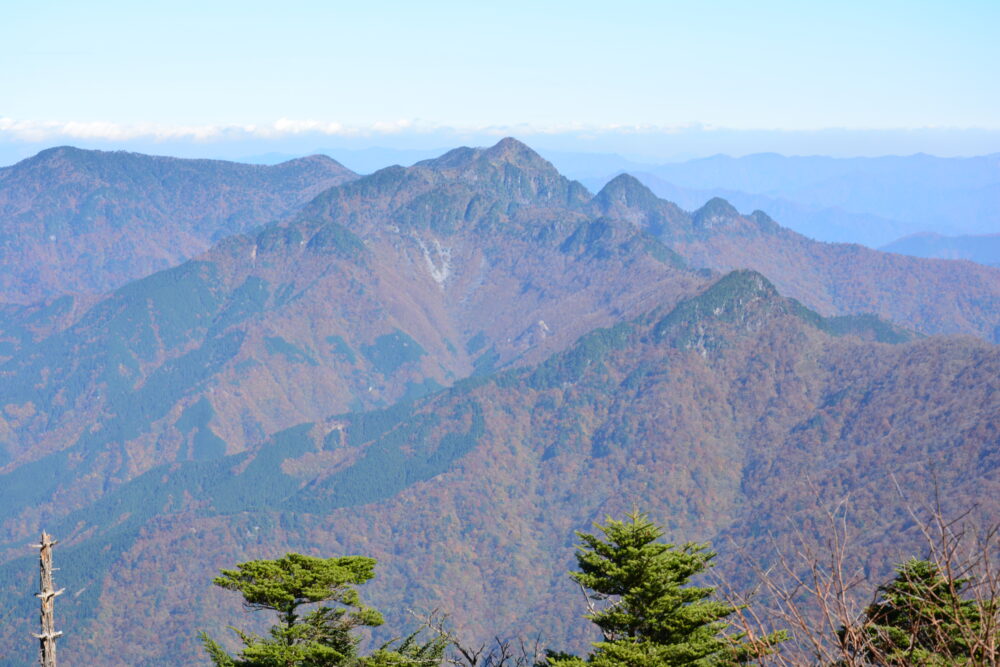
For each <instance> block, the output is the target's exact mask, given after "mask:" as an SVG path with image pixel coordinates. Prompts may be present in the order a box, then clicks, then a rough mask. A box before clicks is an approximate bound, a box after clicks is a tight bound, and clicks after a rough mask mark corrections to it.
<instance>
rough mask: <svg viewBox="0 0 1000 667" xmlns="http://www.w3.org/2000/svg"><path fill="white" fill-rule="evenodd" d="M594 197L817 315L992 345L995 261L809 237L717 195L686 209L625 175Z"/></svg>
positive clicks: (683, 250) (692, 256)
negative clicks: (970, 337)
mask: <svg viewBox="0 0 1000 667" xmlns="http://www.w3.org/2000/svg"><path fill="white" fill-rule="evenodd" d="M595 201H596V202H598V205H599V206H600V207H601V209H600V210H601V211H602V212H603V213H604V214H605V215H610V216H616V217H621V218H623V219H627V220H630V221H632V222H633V223H634V224H636V225H638V226H639V227H640V228H642V229H645V230H646V231H648V232H649V233H650V234H652V235H653V236H655V237H656V238H658V239H659V240H660V241H662V242H663V243H664V244H665V245H667V246H669V247H671V248H673V249H674V250H675V251H676V252H678V253H679V254H680V255H681V256H682V257H684V258H685V260H686V261H687V262H688V263H690V264H691V265H692V266H703V267H709V268H712V269H715V270H718V271H728V270H731V269H737V268H752V269H754V270H756V271H759V272H761V273H763V274H764V275H766V276H768V278H769V279H771V280H772V281H774V283H775V285H777V286H778V288H779V289H780V290H781V291H782V293H784V294H786V295H788V296H791V297H794V298H796V299H799V300H800V301H802V302H803V303H804V304H806V305H808V306H809V307H811V308H814V309H816V310H817V311H819V312H821V313H823V314H825V315H834V314H850V313H873V314H876V315H878V316H879V317H883V318H885V319H888V320H890V321H892V322H895V323H897V324H901V325H903V326H906V327H909V328H912V329H915V330H917V331H921V332H923V333H927V334H942V333H971V334H974V335H978V336H980V337H982V338H984V339H986V340H990V341H995V342H1000V271H998V270H997V269H996V268H993V267H987V266H979V265H976V264H971V263H964V262H949V261H946V260H930V259H918V258H914V257H905V256H902V255H896V254H891V253H883V252H878V251H876V250H870V249H868V248H865V247H863V246H859V245H851V244H836V243H822V242H819V241H814V240H812V239H809V238H806V237H804V236H802V235H800V234H796V233H795V232H792V231H791V230H788V229H786V228H784V227H781V226H779V225H778V224H777V223H775V222H774V221H773V220H772V219H771V218H770V216H768V215H767V214H766V213H764V212H762V211H756V212H754V213H753V214H751V215H749V216H743V215H741V214H739V213H738V212H737V211H736V209H735V208H733V207H732V206H731V205H730V204H729V203H728V202H725V201H724V200H721V199H713V200H710V201H709V202H707V203H706V204H705V205H704V206H703V207H702V208H701V209H699V210H697V211H695V212H694V213H692V214H688V213H686V212H685V211H683V210H681V209H680V208H679V207H678V206H676V205H674V204H672V203H670V202H664V201H663V200H660V199H658V198H657V197H656V196H655V195H654V194H653V193H652V192H651V191H650V190H649V189H648V188H647V187H646V186H645V185H643V184H642V183H641V182H639V181H638V180H637V179H635V178H633V177H631V176H628V175H622V176H619V177H617V178H615V179H614V180H613V181H611V182H610V183H608V185H606V186H605V188H604V190H602V191H601V193H599V194H598V196H597V197H596V198H595ZM902 286H905V287H902Z"/></svg>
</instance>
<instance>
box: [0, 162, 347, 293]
mask: <svg viewBox="0 0 1000 667" xmlns="http://www.w3.org/2000/svg"><path fill="white" fill-rule="evenodd" d="M355 177H356V175H355V174H354V173H353V172H351V171H350V170H349V169H346V168H344V167H343V166H341V165H340V164H339V163H337V162H336V161H334V160H331V159H330V158H327V157H322V156H313V157H308V158H302V159H298V160H292V161H290V162H285V163H283V164H279V165H275V166H269V167H264V166H258V165H248V164H239V163H235V162H222V161H218V160H183V159H178V158H171V157H157V156H152V155H141V154H139V153H125V152H113V153H109V152H104V151H91V150H81V149H78V148H72V147H69V146H63V147H60V148H51V149H48V150H45V151H42V152H41V153H39V154H38V155H36V156H34V157H32V158H28V159H27V160H23V161H21V162H18V163H17V164H15V165H13V166H10V167H5V168H0V303H30V302H32V301H36V300H40V299H42V298H45V297H50V296H60V295H63V294H66V293H103V292H108V291H110V290H112V289H114V288H116V287H119V286H121V285H123V284H125V283H126V282H128V281H130V280H135V279H136V278H141V277H143V276H147V275H149V274H151V273H153V272H155V271H158V270H161V269H166V268H169V267H172V266H175V265H177V264H179V263H181V262H182V261H184V260H186V259H188V258H190V257H193V256H195V255H197V254H199V253H202V252H204V251H205V250H207V249H208V248H209V247H211V246H212V244H214V243H215V242H216V241H218V240H219V239H221V238H223V237H225V236H229V235H231V234H235V233H239V232H246V231H248V230H251V229H253V228H254V227H257V226H259V225H262V224H265V223H268V222H271V221H273V220H276V219H279V218H282V217H284V216H286V215H288V214H289V213H291V212H292V211H294V210H295V209H296V208H298V207H299V206H301V205H303V204H305V203H306V202H308V201H309V200H310V199H312V198H313V197H314V196H315V195H316V194H318V193H319V192H321V191H322V190H325V189H327V188H329V187H331V186H333V185H338V184H340V183H343V182H345V181H348V180H350V179H352V178H355Z"/></svg>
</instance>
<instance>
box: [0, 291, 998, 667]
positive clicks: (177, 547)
mask: <svg viewBox="0 0 1000 667" xmlns="http://www.w3.org/2000/svg"><path fill="white" fill-rule="evenodd" d="M834 334H842V335H834ZM877 338H881V339H883V340H892V341H897V343H896V344H888V343H882V342H877V340H876V339H877ZM907 338H908V336H907V335H906V334H905V332H901V331H899V330H896V329H893V328H892V327H889V326H888V325H886V324H885V323H881V322H878V321H877V320H872V319H870V318H846V319H845V318H835V319H824V318H822V317H820V316H818V315H816V314H815V313H813V312H812V311H809V310H807V309H804V308H803V307H802V306H800V305H799V304H797V303H796V302H794V301H790V300H787V299H784V298H782V297H781V296H780V295H778V294H777V292H776V291H775V290H774V288H773V287H772V286H771V285H770V284H769V283H768V281H767V280H766V279H765V278H764V277H762V276H760V275H759V274H756V273H753V272H736V273H732V274H729V275H727V276H725V277H723V278H722V279H720V280H718V281H716V282H714V283H713V284H712V285H710V286H708V287H707V288H705V289H704V290H703V291H701V292H700V293H699V294H696V295H694V296H692V297H690V298H688V299H685V300H683V301H681V302H680V303H679V304H678V305H677V306H675V307H673V308H669V307H668V308H658V309H654V310H653V311H650V312H648V313H646V314H643V315H641V316H639V317H637V318H632V319H630V320H627V321H624V322H621V323H619V324H618V325H616V326H614V327H611V328H609V329H601V330H597V331H594V332H592V333H590V334H588V335H586V336H584V337H583V338H581V339H580V341H579V342H577V343H576V344H575V345H573V346H572V347H570V348H569V349H567V350H566V351H564V352H561V353H558V354H556V355H554V356H553V357H551V358H550V359H548V360H547V361H545V362H543V363H541V364H540V365H537V366H531V367H525V368H521V369H512V370H509V371H505V372H502V373H500V374H498V375H493V376H484V377H480V378H473V379H470V380H466V381H463V382H460V383H458V384H456V385H455V386H454V387H453V388H451V389H448V390H445V391H442V392H440V393H439V394H436V395H435V396H433V397H428V398H426V399H423V400H421V401H418V402H417V403H414V404H402V405H399V406H396V407H394V408H392V409H388V410H382V411H377V412H369V413H353V414H345V415H339V416H337V415H331V416H330V417H329V418H327V419H325V420H322V421H317V422H312V423H307V424H302V425H300V426H297V427H295V428H292V429H289V430H287V431H284V432H282V433H280V434H278V435H276V436H275V437H274V438H272V439H271V440H269V441H268V442H267V443H265V444H264V445H263V446H261V447H259V448H255V449H253V450H251V451H248V452H245V453H242V454H234V455H229V456H226V457H224V458H220V459H216V460H214V461H207V462H206V461H203V462H199V461H189V462H178V463H167V464H163V465H160V466H158V467H156V468H154V469H152V470H150V471H149V472H148V473H146V474H145V475H143V476H142V477H139V478H137V479H135V480H133V481H132V482H130V483H128V484H125V485H124V486H122V487H120V488H118V489H117V490H115V491H113V492H111V493H109V494H108V495H107V496H106V497H105V498H104V499H103V500H101V501H99V502H97V503H95V504H93V505H92V506H90V507H89V508H88V509H86V510H83V511H80V512H74V513H72V514H70V515H68V516H67V517H65V519H63V520H62V521H60V522H56V523H55V524H54V526H53V530H54V531H56V532H57V534H60V535H64V536H65V538H66V542H65V545H64V547H63V548H62V550H61V552H60V557H61V566H62V567H63V568H64V570H63V573H62V574H61V577H62V579H61V582H62V585H66V586H68V587H69V590H70V591H71V592H73V593H74V595H72V596H64V600H65V601H63V600H61V602H62V607H61V609H62V613H63V614H64V616H63V618H65V619H66V621H65V622H66V623H74V624H76V627H79V628H81V631H80V632H79V633H78V636H76V637H71V636H67V638H66V640H65V644H64V645H65V650H66V651H73V652H74V655H76V656H82V657H83V658H85V659H86V660H88V661H93V662H97V663H100V664H155V663H156V662H158V661H160V662H161V663H162V661H164V660H166V661H167V663H170V661H172V660H173V661H177V663H178V664H180V663H185V664H189V663H190V662H191V661H193V660H195V659H196V658H195V657H196V656H197V654H198V648H197V644H196V641H195V638H194V633H195V630H196V629H197V628H201V627H205V628H208V629H210V630H211V631H213V632H215V633H216V634H219V633H223V632H224V630H223V627H222V626H224V625H225V624H226V622H227V621H228V619H232V618H234V617H235V616H237V615H238V614H240V611H239V607H238V605H237V604H236V601H235V600H234V599H232V596H227V595H226V594H225V593H224V592H221V591H217V590H212V589H211V587H210V586H208V580H209V579H210V577H211V575H212V574H213V572H214V571H215V570H216V569H217V568H219V567H221V566H225V565H228V564H230V563H232V562H235V561H236V560H240V559H246V558H251V557H273V556H275V555H280V554H281V553H283V552H284V551H285V550H289V549H292V550H297V551H302V552H306V553H315V554H336V553H363V554H369V555H372V556H375V557H376V558H378V559H379V560H380V565H379V576H378V577H377V578H376V580H375V582H373V583H372V584H370V585H369V586H367V587H366V588H367V591H366V593H367V594H368V595H370V596H371V598H372V599H373V600H374V601H375V602H376V603H377V604H378V605H379V606H381V607H382V608H384V609H385V610H386V611H388V612H389V615H390V619H391V621H390V625H394V626H397V627H398V626H400V625H405V624H406V622H407V617H406V614H405V610H406V609H408V608H414V607H417V608H425V609H430V608H435V607H438V608H443V609H446V610H448V611H449V612H451V613H453V615H454V619H455V622H456V624H457V625H458V626H459V628H460V629H461V631H462V632H463V633H464V634H465V635H466V636H478V637H486V636H489V635H491V634H492V633H494V632H499V633H506V632H509V631H519V632H522V633H531V632H534V631H542V632H543V633H544V634H545V637H546V641H547V642H549V643H552V644H554V645H556V646H567V645H568V644H573V643H576V642H579V641H581V640H582V639H583V636H584V633H585V631H586V630H585V629H586V628H587V625H586V623H584V622H582V621H581V619H580V618H579V616H580V613H581V612H582V610H581V609H579V605H578V604H577V603H576V602H577V597H578V595H579V592H578V591H576V590H575V589H574V588H573V586H572V584H571V582H570V581H568V579H566V577H565V571H566V569H567V567H568V565H569V563H570V561H571V558H572V545H573V543H574V539H575V538H574V535H573V530H574V529H578V528H581V527H586V526H588V525H589V523H590V522H591V521H592V520H595V519H599V518H601V517H602V516H603V515H604V513H606V512H611V513H617V512H620V511H622V510H623V509H628V508H630V507H631V505H632V504H634V503H638V504H640V505H641V506H643V507H645V508H648V509H649V510H650V512H651V513H652V515H653V516H654V517H657V518H658V520H660V521H662V522H663V523H664V525H666V526H667V527H668V530H669V534H668V537H669V538H670V539H673V540H681V541H684V540H704V539H715V540H717V541H718V542H719V546H720V548H721V549H722V550H723V551H724V552H725V551H726V549H725V545H726V544H728V542H727V539H728V538H729V537H733V538H736V539H737V540H738V541H739V543H740V544H745V545H748V548H750V549H751V553H753V554H755V555H757V556H759V557H760V558H762V559H763V558H767V557H768V554H767V550H766V549H765V548H764V547H763V546H761V545H759V544H756V541H758V540H760V541H763V540H764V538H767V537H768V536H773V537H775V538H776V539H778V540H787V539H790V538H792V537H795V536H797V535H800V534H801V535H805V536H806V537H807V539H810V540H818V539H821V538H822V532H821V530H822V529H823V525H822V510H823V508H825V507H830V506H832V505H835V504H836V503H838V502H839V501H841V500H842V499H843V497H844V495H845V494H850V495H851V497H852V498H853V507H854V509H855V511H856V517H857V519H858V522H859V523H860V524H862V525H863V526H864V527H865V528H866V529H867V530H868V533H866V538H865V540H866V541H865V547H866V554H867V555H866V561H865V567H866V568H867V570H866V571H867V572H869V573H870V576H871V577H872V578H873V579H876V580H877V579H878V578H879V577H881V576H883V575H885V574H886V573H888V572H889V571H890V570H889V568H890V566H891V564H892V563H893V562H896V561H898V560H900V559H901V558H903V557H905V556H906V555H907V554H909V553H911V551H910V550H911V549H913V548H914V546H915V545H916V544H918V540H919V536H916V535H914V534H913V532H912V531H911V532H907V525H908V520H909V517H908V515H907V513H906V505H907V503H914V504H919V503H922V502H926V501H928V500H929V498H930V497H931V495H932V494H933V482H932V480H931V477H930V476H929V474H928V467H931V468H933V469H934V470H935V475H936V480H937V483H938V484H939V485H941V487H942V490H943V491H944V494H943V497H944V498H945V502H946V507H945V510H946V511H952V510H955V509H959V508H963V507H965V506H967V505H969V504H971V503H974V502H978V503H979V504H980V506H981V507H984V508H985V509H986V510H987V511H989V512H992V513H993V515H994V516H995V515H996V512H997V511H998V510H1000V508H996V507H995V503H996V498H998V497H1000V493H997V491H1000V489H998V488H997V485H998V483H1000V479H998V464H1000V460H998V452H997V447H996V442H997V430H996V429H997V424H998V423H1000V403H998V401H1000V397H998V395H997V393H996V392H995V391H992V389H991V381H992V378H994V377H995V376H996V373H997V372H998V371H1000V352H998V350H997V348H996V347H995V346H993V345H990V344H988V343H984V342H981V341H978V340H975V339H972V338H951V339H946V338H928V339H920V340H911V341H910V342H905V341H906V339H907ZM890 475H893V476H895V479H896V480H897V481H898V483H899V484H900V486H901V487H902V488H904V489H906V492H907V494H908V496H907V497H906V498H905V499H904V498H900V496H899V495H898V492H897V490H896V487H895V485H893V484H890V483H888V480H889V479H890ZM16 546H17V543H14V544H10V545H9V547H8V550H7V554H8V558H10V557H13V556H14V554H15V547H16ZM754 549H756V551H754ZM21 553H23V552H21ZM732 555H733V554H732V553H727V554H726V556H727V557H726V558H725V559H724V560H727V561H729V562H728V564H726V565H724V567H723V569H722V570H720V573H721V574H724V575H725V576H727V577H732V578H734V579H739V578H740V576H742V575H745V566H741V565H739V564H738V563H736V564H734V563H733V559H732V558H730V556H732ZM29 566H30V558H27V557H21V558H20V559H16V560H13V561H10V562H8V563H7V565H5V566H4V568H3V574H2V577H3V582H4V588H3V590H4V594H5V595H6V596H10V597H12V598H17V599H20V597H24V598H25V600H27V601H26V602H25V605H28V604H30V600H29V599H28V588H30V582H24V581H21V583H20V584H18V583H15V582H16V581H17V580H18V579H17V577H16V572H17V571H19V570H21V569H24V568H29ZM741 573H742V575H741ZM22 579H23V578H22ZM743 579H744V580H745V576H743ZM18 586H20V592H18V590H19V589H18ZM135 617H142V618H145V619H148V620H147V622H146V623H145V624H143V626H142V627H136V624H135V623H133V622H131V620H130V619H132V618H135ZM26 618H27V617H26ZM25 622H27V621H25ZM83 628H86V630H83ZM19 629H20V630H24V631H26V629H27V626H24V627H23V628H19V627H12V629H11V632H17V631H18V630H19ZM88 637H91V638H93V639H88ZM126 637H127V638H128V641H125V638H126ZM112 646H114V647H115V649H114V650H113V651H112V650H111V649H110V648H109V647H112ZM123 647H124V648H123ZM168 656H169V657H168Z"/></svg>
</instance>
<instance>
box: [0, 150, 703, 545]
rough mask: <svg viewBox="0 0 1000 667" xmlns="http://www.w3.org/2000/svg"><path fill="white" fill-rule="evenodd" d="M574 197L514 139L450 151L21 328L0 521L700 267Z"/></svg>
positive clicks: (547, 341) (527, 351)
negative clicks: (52, 325) (65, 315)
mask: <svg viewBox="0 0 1000 667" xmlns="http://www.w3.org/2000/svg"><path fill="white" fill-rule="evenodd" d="M588 201H589V198H588V196H587V194H586V192H585V191H584V190H582V188H581V187H580V186H579V185H577V184H574V183H572V182H570V181H568V180H566V179H565V178H563V177H562V176H560V175H559V174H558V173H557V172H556V171H555V170H554V169H553V168H552V166H551V165H549V164H548V163H546V162H544V161H543V160H541V158H539V157H538V156H537V155H536V154H535V153H533V152H532V151H530V149H528V148H527V147H525V146H523V145H521V144H517V143H516V142H510V141H508V142H501V143H500V144H498V145H497V146H496V147H494V148H492V149H488V150H470V149H459V150H457V151H453V152H451V153H449V154H447V155H445V156H443V157H442V158H440V159H438V160H434V161H429V162H426V163H422V164H420V165H417V166H415V167H412V168H410V169H402V168H390V169H387V170H383V171H381V172H378V173H376V174H374V175H372V176H369V177H366V178H363V179H360V180H357V181H354V182H351V183H348V184H346V185H343V186H340V187H337V188H333V189H331V190H329V191H327V192H325V193H324V194H323V195H321V196H319V197H318V198H317V199H316V200H315V201H314V202H312V203H311V204H310V205H309V206H308V207H307V208H306V209H305V210H304V211H303V212H302V214H301V216H300V217H298V218H297V219H295V220H293V221H290V222H288V223H286V224H282V225H276V226H271V227H268V228H265V229H264V230H262V231H260V232H258V233H256V234H255V235H252V236H248V235H236V236H231V237H229V238H227V239H225V240H224V241H223V242H221V243H220V244H218V245H217V246H216V247H215V248H214V249H213V250H212V251H211V252H209V253H206V254H203V255H202V256H200V257H199V258H198V259H197V260H192V261H189V262H186V263H184V264H182V265H181V266H178V267H176V268H173V269H170V270H167V271H162V272H158V273H156V274H154V275H152V276H149V277H147V278H144V279H142V280H138V281H135V282H132V283H130V284H128V285H126V286H125V287H122V288H120V289H119V290H117V291H116V292H115V293H113V294H112V295H110V296H109V297H107V298H105V299H103V300H101V301H99V302H98V303H97V304H96V305H94V307H92V308H91V309H90V310H89V311H87V312H86V313H85V314H83V315H82V316H80V317H79V318H78V319H77V320H76V321H75V322H74V323H73V324H72V325H71V326H69V327H68V328H66V329H63V330H57V331H56V332H55V333H52V334H51V335H48V336H47V337H43V338H42V339H41V340H40V341H38V342H30V339H31V336H27V339H29V342H27V343H22V345H23V347H21V348H20V349H18V350H17V351H16V353H14V354H13V355H12V357H11V359H10V360H8V361H7V362H6V363H4V364H2V365H0V373H2V374H3V376H4V378H5V380H6V381H5V383H4V384H3V385H2V386H0V406H3V412H2V413H0V444H2V445H3V449H2V450H0V466H4V467H3V468H0V474H4V475H6V477H5V480H6V484H5V485H4V487H2V488H0V506H2V507H3V509H4V515H3V519H2V524H0V525H2V527H3V530H4V531H10V532H9V533H8V535H9V536H11V537H13V536H15V535H20V536H26V535H27V534H28V533H30V532H32V531H33V526H34V525H35V524H36V522H37V520H38V519H37V517H39V516H41V515H42V514H46V513H54V514H56V515H60V514H64V513H66V512H69V511H72V510H74V509H76V508H78V507H80V506H81V505H84V504H86V503H89V502H92V501H94V500H96V499H97V498H99V497H100V496H101V495H103V494H104V493H105V492H106V491H107V490H108V489H109V488H113V487H114V486H115V485H117V484H120V483H122V482H124V481H127V480H129V479H131V478H133V477H135V476H137V475H139V474H141V473H142V472H144V471H145V470H148V469H149V468H151V467H152V466H155V465H157V464H159V463H161V462H163V461H172V460H189V459H205V460H208V459H212V458H217V457H219V456H221V455H223V454H225V453H235V452H239V451H242V450H244V449H246V448H248V447H251V446H253V445H255V444H258V443H260V442H261V441H263V440H264V439H265V438H266V437H267V436H269V435H270V434H272V433H275V432H276V431H278V430H281V429H283V428H286V427H288V426H291V425H294V424H296V423H299V422H302V421H314V420H319V419H323V418H324V417H326V416H328V415H330V414H334V413H337V412H344V411H347V410H349V409H364V408H371V407H377V406H384V405H388V404H391V403H394V402H396V401H398V400H400V399H406V398H414V397H416V396H419V395H422V394H426V393H428V392H430V391H433V390H435V389H437V388H439V387H442V386H447V385H450V384H451V383H452V382H454V381H455V380H457V379H460V378H463V377H466V376H468V375H470V374H473V373H487V372H490V371H491V370H492V369H493V368H494V367H498V366H500V365H503V364H509V363H531V362H537V361H539V360H541V359H544V358H545V357H547V356H548V355H550V354H551V353H553V352H555V351H558V350H560V349H563V348H564V347H565V346H566V345H568V344H570V343H572V342H573V341H574V340H575V339H576V338H577V337H579V336H580V335H582V334H583V333H585V332H586V331H588V330H590V329H592V328H594V327H597V326H606V325H609V324H613V323H614V322H615V321H617V320H618V319H620V318H621V317H628V316H634V315H636V314H638V313H640V312H643V311H645V310H648V309H650V308H653V307H656V306H659V305H669V304H671V303H674V302H676V300H677V299H678V298H680V296H681V295H683V294H685V293H689V292H690V291H691V290H692V289H694V288H696V287H698V286H699V285H701V284H703V283H704V281H705V280H706V277H705V276H704V275H700V274H698V273H695V272H692V271H687V270H685V269H683V268H682V266H681V262H680V261H679V260H678V258H677V257H676V256H675V255H674V254H673V253H672V252H671V251H670V250H669V249H667V248H665V247H664V246H662V244H660V243H658V242H657V241H655V240H654V239H652V238H650V237H648V236H647V235H645V234H643V233H642V232H640V231H639V230H637V229H636V228H635V227H633V226H631V225H629V224H627V223H624V222H621V221H614V220H608V219H603V218H595V217H593V216H590V215H588V214H587V212H586V211H585V208H586V206H587V203H588ZM42 470H45V471H47V472H46V473H45V474H43V475H42V480H41V482H36V481H35V480H36V478H37V477H38V476H39V475H40V474H42V473H41V472H40V471H42Z"/></svg>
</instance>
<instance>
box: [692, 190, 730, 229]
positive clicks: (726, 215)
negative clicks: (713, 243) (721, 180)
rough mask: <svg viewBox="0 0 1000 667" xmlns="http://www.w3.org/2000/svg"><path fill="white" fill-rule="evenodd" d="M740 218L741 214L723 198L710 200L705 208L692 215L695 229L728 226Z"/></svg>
mask: <svg viewBox="0 0 1000 667" xmlns="http://www.w3.org/2000/svg"><path fill="white" fill-rule="evenodd" d="M739 217H740V212H739V211H737V210H736V208H735V207H734V206H733V205H732V204H730V203H729V202H727V201H726V200H725V199H722V198H721V197H713V198H712V199H709V200H708V201H707V202H706V203H705V205H704V206H702V207H701V208H699V209H698V210H697V211H695V212H694V213H692V214H691V218H692V220H693V221H694V225H695V227H697V228H701V229H714V228H716V227H723V226H727V225H729V224H731V223H732V222H733V221H734V220H736V219H738V218H739Z"/></svg>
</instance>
